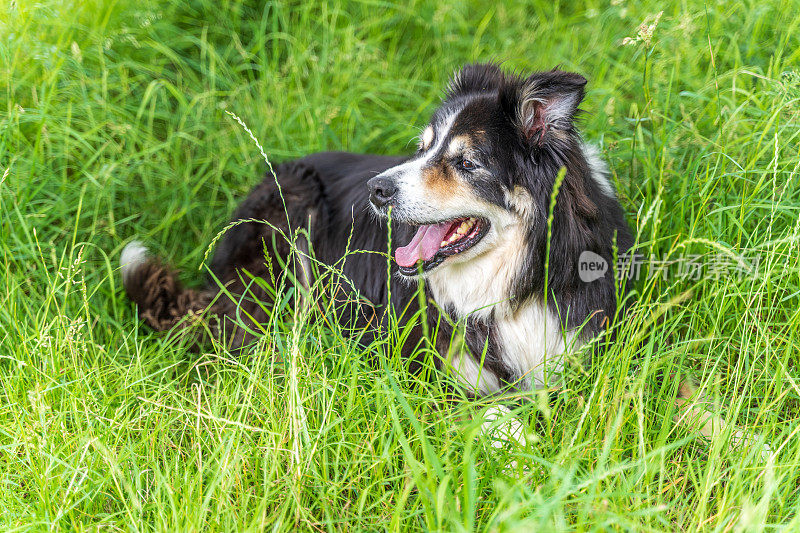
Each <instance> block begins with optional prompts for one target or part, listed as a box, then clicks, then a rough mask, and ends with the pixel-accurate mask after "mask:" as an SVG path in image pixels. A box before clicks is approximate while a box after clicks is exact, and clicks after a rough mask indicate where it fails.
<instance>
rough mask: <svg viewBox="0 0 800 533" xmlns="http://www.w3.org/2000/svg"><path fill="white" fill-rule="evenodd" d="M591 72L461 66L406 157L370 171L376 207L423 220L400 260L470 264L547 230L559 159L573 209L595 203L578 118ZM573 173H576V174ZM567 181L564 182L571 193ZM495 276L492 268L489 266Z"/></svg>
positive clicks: (404, 265) (408, 264)
mask: <svg viewBox="0 0 800 533" xmlns="http://www.w3.org/2000/svg"><path fill="white" fill-rule="evenodd" d="M585 84H586V79H585V78H583V77H582V76H580V75H579V74H573V73H569V72H563V71H559V70H553V71H549V72H540V73H535V74H532V75H530V76H526V77H521V76H517V75H513V74H507V73H504V72H503V71H502V70H501V69H500V68H499V67H498V66H497V65H494V64H477V65H469V66H467V67H465V68H463V69H462V70H461V71H460V72H458V73H456V75H455V76H454V77H453V79H452V81H451V82H450V85H449V87H448V90H447V93H446V97H445V100H444V102H443V104H442V106H441V107H440V108H439V109H438V110H437V111H436V112H435V113H434V115H433V118H432V119H431V122H430V124H429V125H428V126H427V127H426V128H425V130H424V131H423V132H422V134H421V135H420V140H419V150H418V151H417V153H416V155H415V156H413V157H412V158H411V159H409V160H408V161H406V162H405V163H403V164H401V165H398V166H396V167H393V168H390V169H388V170H386V171H385V172H383V173H381V174H380V175H378V176H376V177H374V178H372V179H371V180H370V181H369V183H368V187H369V191H370V201H371V203H372V206H373V209H374V210H375V211H376V212H377V213H378V214H379V215H381V216H386V215H387V213H388V210H389V208H392V218H393V219H394V220H395V221H399V222H401V223H405V224H409V225H412V226H415V227H417V228H418V229H417V231H416V234H415V235H414V237H413V238H412V240H411V242H409V243H408V244H407V245H406V246H401V247H398V248H397V249H396V251H395V260H396V262H397V264H398V266H399V270H400V273H401V274H403V275H405V276H416V275H417V274H418V273H419V272H420V271H421V272H422V273H423V274H427V273H428V272H430V271H432V270H433V269H436V268H445V267H447V266H454V265H462V266H463V264H464V263H465V262H469V261H472V260H473V259H475V258H477V257H480V256H482V255H485V254H486V253H488V252H491V251H492V250H496V249H498V247H500V245H502V247H503V249H506V250H507V249H509V246H511V247H513V246H514V243H513V242H510V240H513V239H522V240H524V241H525V242H519V243H517V244H518V246H519V248H523V247H524V246H525V245H526V244H529V242H530V240H531V239H533V238H536V235H541V234H543V232H545V231H546V222H547V211H548V205H549V201H550V194H551V191H552V189H553V185H554V182H555V180H556V177H557V175H558V172H559V169H560V168H561V167H567V169H568V176H567V180H566V182H565V185H566V189H567V191H566V195H567V196H568V197H569V203H570V206H568V208H569V209H577V210H579V211H581V214H583V215H587V214H588V215H591V213H592V211H593V210H596V208H595V206H594V203H593V201H592V200H591V198H590V196H591V195H592V193H593V192H595V191H593V190H589V189H587V188H586V186H585V185H584V181H585V177H586V175H588V174H590V173H591V172H590V166H591V162H587V160H586V158H585V155H584V154H585V152H584V148H583V144H582V142H581V139H580V136H579V134H578V133H577V131H576V130H575V127H574V117H575V114H576V111H577V109H578V105H579V104H580V102H581V100H582V99H583V88H584V85H585ZM570 175H572V177H570ZM563 190H564V189H562V191H563ZM487 275H491V274H490V273H487Z"/></svg>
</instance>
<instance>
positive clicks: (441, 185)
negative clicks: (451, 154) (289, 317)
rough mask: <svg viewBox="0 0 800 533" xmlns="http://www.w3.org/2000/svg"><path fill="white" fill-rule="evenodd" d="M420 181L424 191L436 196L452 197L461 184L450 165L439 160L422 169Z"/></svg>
mask: <svg viewBox="0 0 800 533" xmlns="http://www.w3.org/2000/svg"><path fill="white" fill-rule="evenodd" d="M422 183H423V185H424V187H425V190H426V192H428V193H429V194H433V195H436V196H437V197H438V198H448V197H452V196H453V195H454V194H455V193H457V192H458V188H459V187H460V186H461V184H460V183H459V180H458V177H457V176H456V175H455V173H454V172H453V169H452V168H450V165H448V164H445V163H444V162H439V163H436V164H434V165H430V166H428V167H426V168H424V169H423V170H422Z"/></svg>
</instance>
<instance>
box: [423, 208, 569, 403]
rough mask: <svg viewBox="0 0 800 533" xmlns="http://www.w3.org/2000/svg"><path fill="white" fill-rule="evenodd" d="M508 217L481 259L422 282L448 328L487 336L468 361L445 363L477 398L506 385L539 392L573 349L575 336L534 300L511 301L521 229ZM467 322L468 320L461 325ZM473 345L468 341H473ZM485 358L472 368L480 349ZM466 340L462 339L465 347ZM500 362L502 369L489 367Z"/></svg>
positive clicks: (461, 357) (520, 257) (520, 262)
mask: <svg viewBox="0 0 800 533" xmlns="http://www.w3.org/2000/svg"><path fill="white" fill-rule="evenodd" d="M522 220H524V219H522V218H517V217H514V222H511V221H509V223H507V224H506V225H505V226H504V227H503V228H496V231H497V234H496V240H495V244H494V245H493V246H492V247H491V248H490V249H489V250H487V251H486V252H484V253H483V254H481V255H479V256H477V257H475V258H472V259H470V260H469V261H466V262H462V263H455V264H452V265H443V267H440V268H439V269H436V270H435V271H434V272H431V274H430V275H429V276H428V279H427V282H428V286H429V288H430V291H431V293H432V295H433V297H434V299H435V301H436V302H437V304H438V305H439V306H441V308H442V309H444V310H445V311H446V312H448V313H449V314H450V315H451V318H452V319H453V321H454V322H461V323H462V324H463V323H466V327H467V328H469V327H470V325H471V324H470V322H473V323H474V321H480V322H482V323H484V324H485V325H486V326H487V331H488V334H487V335H485V336H481V335H478V340H477V342H475V344H476V346H469V348H470V351H471V352H472V355H470V354H456V355H454V356H453V357H452V360H451V361H450V362H449V363H450V366H451V367H453V368H454V369H455V371H456V372H457V374H458V377H459V379H461V381H462V382H464V383H465V384H467V385H468V386H470V387H472V388H473V389H474V390H475V391H477V392H480V393H482V394H487V393H492V392H497V391H498V390H500V389H501V388H503V386H504V385H508V384H509V383H504V381H509V382H510V384H514V385H515V387H516V388H519V389H521V390H525V389H528V390H529V389H532V388H541V387H546V386H548V384H549V383H552V382H553V381H554V379H553V375H554V374H557V373H559V372H560V370H561V368H562V364H561V361H560V359H561V358H560V356H561V355H562V354H563V353H564V352H565V351H566V350H567V349H571V348H575V347H577V346H575V343H576V340H577V339H576V335H575V334H574V333H572V332H569V331H564V330H563V328H562V326H561V323H560V321H559V320H558V317H557V316H555V314H554V313H553V312H552V311H551V310H550V309H548V307H547V306H546V305H545V303H544V302H543V301H541V299H540V298H537V297H529V298H527V299H526V300H525V301H522V302H519V301H515V300H514V295H513V293H512V290H513V287H514V286H515V282H516V279H517V276H518V275H519V273H520V272H521V271H522V269H523V268H524V267H525V246H524V245H523V243H524V240H525V238H526V235H525V232H526V228H525V227H524V225H523V222H522ZM467 319H469V320H467ZM473 342H474V341H473ZM487 342H488V343H489V345H490V347H489V349H494V350H497V351H499V352H500V353H496V354H488V357H487V358H486V361H484V364H483V366H482V368H481V367H480V366H479V365H477V364H475V358H479V357H480V354H481V353H483V350H484V347H483V346H482V345H481V343H487ZM467 344H470V342H469V335H468V342H467ZM495 360H496V361H498V363H497V364H498V365H499V364H500V362H502V367H498V366H497V365H493V364H492V361H495Z"/></svg>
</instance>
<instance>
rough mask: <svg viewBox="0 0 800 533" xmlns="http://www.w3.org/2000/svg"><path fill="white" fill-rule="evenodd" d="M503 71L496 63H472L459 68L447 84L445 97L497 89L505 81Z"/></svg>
mask: <svg viewBox="0 0 800 533" xmlns="http://www.w3.org/2000/svg"><path fill="white" fill-rule="evenodd" d="M503 79H504V76H503V71H502V70H500V67H499V66H498V65H497V64H495V63H472V64H470V65H465V66H464V67H462V68H461V70H457V71H456V72H455V73H454V74H453V77H452V78H451V79H450V83H448V84H447V91H446V93H445V98H448V99H450V98H453V97H455V96H463V95H466V94H470V93H479V92H486V91H496V90H497V89H498V88H499V87H500V85H501V84H502V83H503Z"/></svg>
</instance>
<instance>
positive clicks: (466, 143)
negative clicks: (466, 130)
mask: <svg viewBox="0 0 800 533" xmlns="http://www.w3.org/2000/svg"><path fill="white" fill-rule="evenodd" d="M471 147H472V138H470V136H469V135H459V136H457V137H453V140H451V141H450V144H449V145H447V156H448V157H455V156H457V155H459V154H460V153H462V152H463V151H465V150H468V149H469V148H471Z"/></svg>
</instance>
